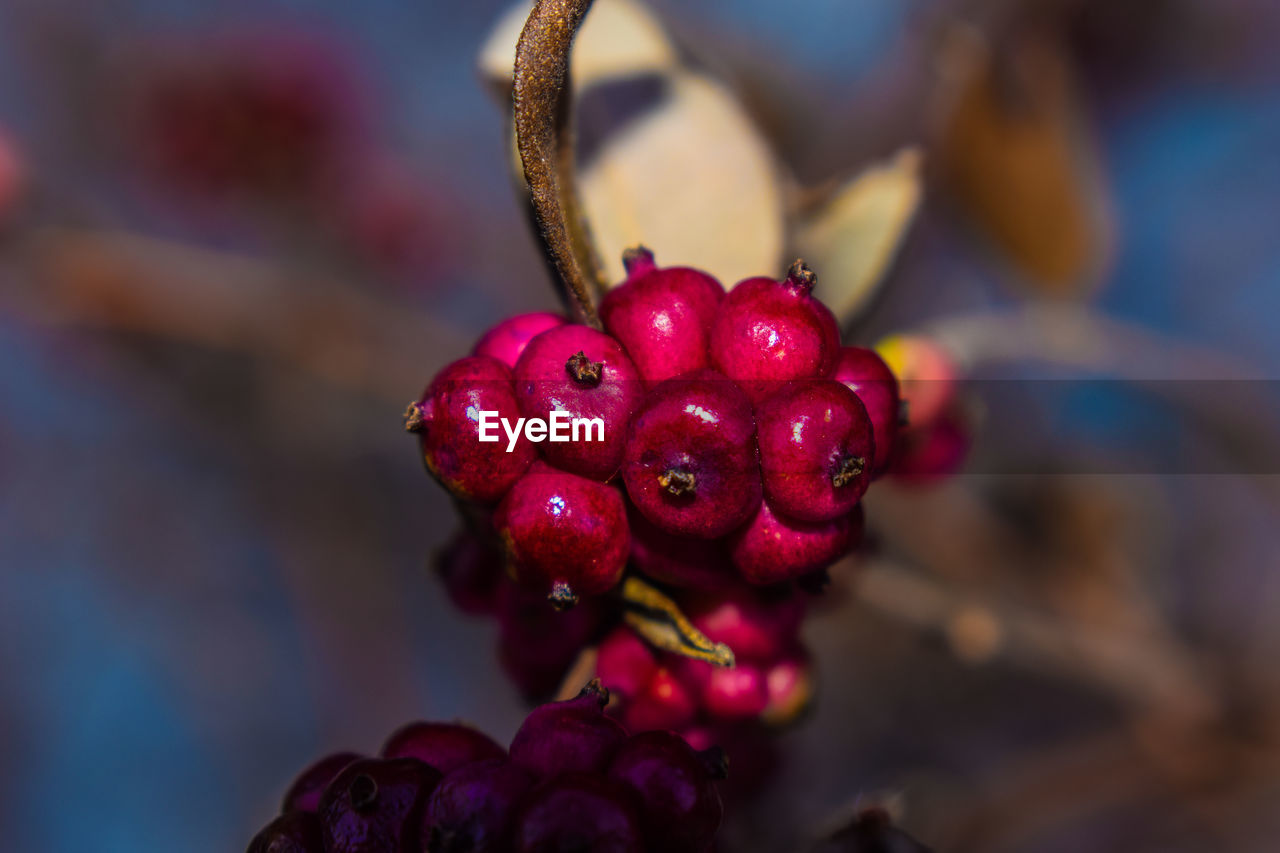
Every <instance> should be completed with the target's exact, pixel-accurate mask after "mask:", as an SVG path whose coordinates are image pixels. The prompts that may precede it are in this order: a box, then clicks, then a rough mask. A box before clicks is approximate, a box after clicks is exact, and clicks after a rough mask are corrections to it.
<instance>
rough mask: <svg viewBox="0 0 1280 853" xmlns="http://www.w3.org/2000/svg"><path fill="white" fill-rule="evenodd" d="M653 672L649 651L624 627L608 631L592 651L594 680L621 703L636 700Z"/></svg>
mask: <svg viewBox="0 0 1280 853" xmlns="http://www.w3.org/2000/svg"><path fill="white" fill-rule="evenodd" d="M657 670H658V662H657V660H656V659H655V658H654V656H653V651H652V650H651V649H650V648H649V646H648V645H646V644H645V642H644V640H641V639H640V637H639V636H637V635H636V633H635V632H634V631H632V630H631V629H630V628H628V627H626V626H625V625H620V626H618V627H617V628H614V629H613V630H612V631H610V632H609V634H608V636H606V637H605V638H604V639H603V640H602V641H601V642H600V645H599V647H598V648H597V650H596V676H597V677H598V678H599V679H600V683H601V684H602V685H604V687H605V689H606V690H608V691H609V693H610V694H611V695H613V694H617V698H619V699H622V700H631V699H634V698H635V697H637V696H639V695H640V694H641V693H642V692H643V691H644V689H645V688H646V687H647V686H648V684H649V681H650V680H651V679H652V678H653V675H654V673H655V672H657Z"/></svg>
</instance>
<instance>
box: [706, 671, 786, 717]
mask: <svg viewBox="0 0 1280 853" xmlns="http://www.w3.org/2000/svg"><path fill="white" fill-rule="evenodd" d="M690 663H691V667H690V668H701V667H709V671H707V672H706V673H705V675H704V676H703V678H704V679H705V680H704V682H703V686H702V707H703V708H705V709H706V711H707V713H709V714H711V715H712V716H715V717H721V718H724V719H739V718H750V717H758V716H760V714H761V712H762V711H764V709H765V708H766V707H767V706H768V704H769V688H768V685H767V684H766V683H765V676H764V672H763V671H762V670H761V669H760V668H759V667H758V666H756V665H754V664H750V663H739V664H736V665H735V666H732V667H723V666H711V664H706V663H702V662H701V661H691V662H690Z"/></svg>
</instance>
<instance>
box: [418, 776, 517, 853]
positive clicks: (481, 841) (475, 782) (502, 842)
mask: <svg viewBox="0 0 1280 853" xmlns="http://www.w3.org/2000/svg"><path fill="white" fill-rule="evenodd" d="M532 784H533V779H532V777H531V776H530V775H529V774H528V773H526V772H525V771H523V770H521V769H520V768H519V767H516V766H515V765H513V764H511V763H510V762H507V761H498V760H489V761H478V762H476V763H474V764H468V765H466V766H463V767H459V768H458V769H456V770H454V771H453V772H452V773H449V774H448V775H447V776H445V777H444V779H442V780H441V781H440V784H439V785H437V786H436V789H435V791H434V792H433V793H432V795H431V799H430V801H428V803H427V808H426V812H425V814H424V816H423V823H422V842H423V848H422V849H423V850H426V851H429V853H504V851H506V850H508V849H510V847H509V844H510V842H509V836H510V827H511V822H512V818H513V817H514V815H515V813H516V810H517V808H518V806H519V803H520V801H521V799H522V798H523V797H524V795H525V793H526V792H527V791H528V790H529V788H530V787H531V786H532Z"/></svg>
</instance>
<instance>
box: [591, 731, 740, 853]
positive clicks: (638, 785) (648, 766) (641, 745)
mask: <svg viewBox="0 0 1280 853" xmlns="http://www.w3.org/2000/svg"><path fill="white" fill-rule="evenodd" d="M609 776H610V777H611V778H613V779H616V780H618V781H619V782H621V783H622V784H624V785H626V786H627V787H629V788H630V789H631V790H632V791H634V792H635V793H636V795H637V797H638V801H639V811H640V822H641V826H642V828H643V830H644V834H645V838H646V840H647V841H648V843H649V846H650V848H651V849H656V850H662V851H670V852H671V853H702V851H705V850H706V849H707V847H708V846H709V845H710V844H711V840H712V839H713V838H714V837H715V834H716V830H717V829H718V828H719V827H720V821H721V819H722V818H723V816H724V806H723V805H722V804H721V802H720V793H719V791H717V790H716V785H715V781H714V780H713V779H712V777H711V774H710V773H709V772H708V769H707V766H706V763H705V762H704V761H703V759H702V757H700V756H699V755H698V754H697V753H696V752H694V750H693V748H692V747H690V746H689V744H687V743H685V741H684V740H683V739H682V738H681V737H680V736H678V735H676V734H673V733H671V732H659V731H655V732H648V733H645V734H638V735H635V736H634V737H632V738H631V739H630V740H628V741H627V742H626V743H625V744H623V745H622V748H621V749H619V750H618V753H617V755H615V756H614V758H613V763H612V764H610V765H609Z"/></svg>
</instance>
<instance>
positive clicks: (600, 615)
mask: <svg viewBox="0 0 1280 853" xmlns="http://www.w3.org/2000/svg"><path fill="white" fill-rule="evenodd" d="M608 610H609V608H608V606H607V602H606V600H605V599H602V598H589V599H587V600H586V601H583V602H581V603H579V604H578V605H577V606H576V607H573V608H572V609H569V610H563V611H561V610H556V609H555V608H554V607H552V606H551V605H549V604H548V603H547V596H546V593H542V592H538V591H536V590H530V589H527V588H526V587H523V586H521V585H520V584H518V583H516V582H515V581H512V580H510V579H507V580H505V581H504V582H503V583H502V584H501V585H500V586H499V587H498V629H499V639H498V653H499V659H500V660H501V662H502V667H503V669H504V670H505V671H506V672H507V674H508V675H509V676H510V677H511V679H512V680H513V681H515V683H516V686H517V687H518V688H519V689H520V692H521V693H522V694H524V697H525V698H526V699H528V700H530V701H534V702H538V701H542V700H544V699H546V698H548V697H549V696H551V695H552V694H553V693H554V692H555V690H556V688H557V687H559V686H560V682H561V681H562V680H563V678H564V675H565V673H566V672H568V670H569V667H570V666H572V665H573V662H574V661H575V660H577V658H578V655H579V653H580V652H581V651H582V649H583V648H585V647H586V646H587V645H588V644H589V643H590V642H591V640H592V639H593V638H594V637H595V636H596V634H597V632H598V631H599V629H600V625H601V623H602V622H603V621H604V619H605V617H606V616H607V615H608Z"/></svg>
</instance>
